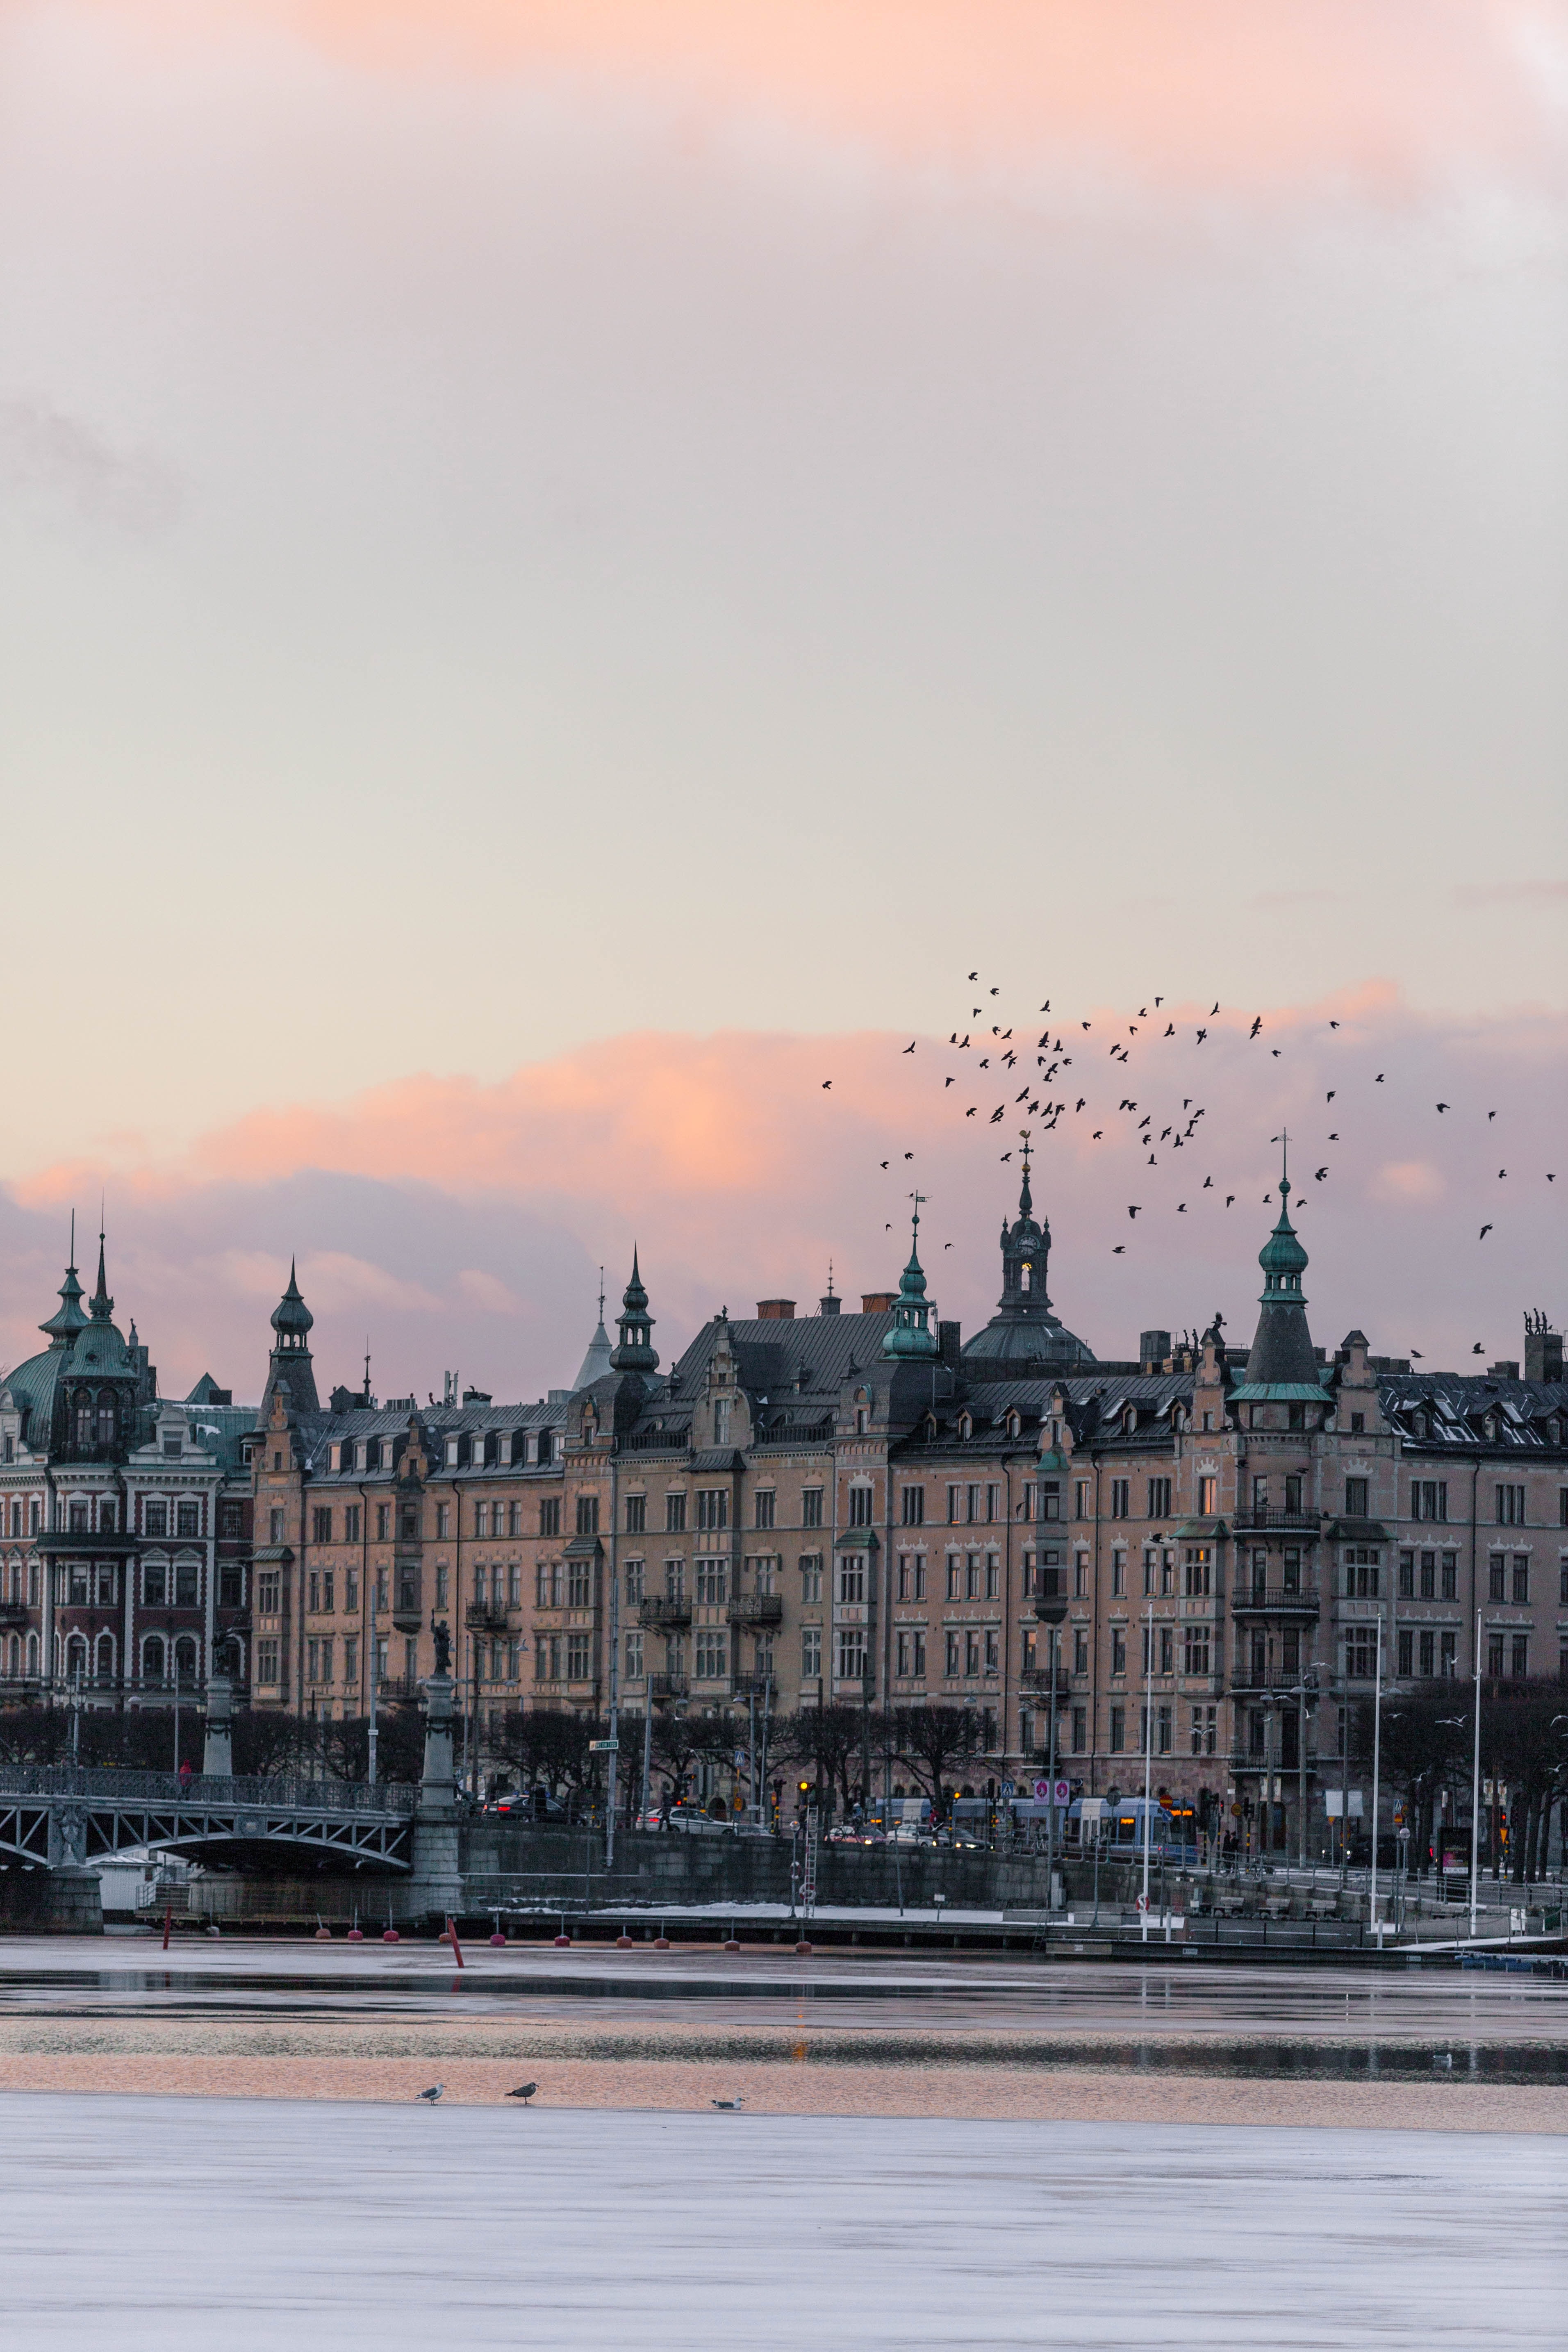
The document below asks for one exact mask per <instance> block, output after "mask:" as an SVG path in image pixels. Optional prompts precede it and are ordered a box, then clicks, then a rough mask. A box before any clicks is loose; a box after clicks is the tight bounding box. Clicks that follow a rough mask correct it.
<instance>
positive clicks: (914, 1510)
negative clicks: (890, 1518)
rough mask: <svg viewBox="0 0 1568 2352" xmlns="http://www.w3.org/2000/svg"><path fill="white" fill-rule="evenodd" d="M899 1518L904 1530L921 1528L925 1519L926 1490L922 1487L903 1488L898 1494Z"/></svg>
mask: <svg viewBox="0 0 1568 2352" xmlns="http://www.w3.org/2000/svg"><path fill="white" fill-rule="evenodd" d="M899 1517H900V1521H901V1522H902V1524H903V1525H904V1526H905V1527H906V1528H923V1527H924V1525H925V1517H926V1490H925V1488H924V1487H923V1486H904V1487H902V1488H900V1493H899Z"/></svg>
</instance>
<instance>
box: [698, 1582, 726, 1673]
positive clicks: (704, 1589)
mask: <svg viewBox="0 0 1568 2352" xmlns="http://www.w3.org/2000/svg"><path fill="white" fill-rule="evenodd" d="M729 1597H730V1563H729V1561H728V1560H727V1559H700V1560H699V1561H698V1562H697V1598H698V1600H699V1601H700V1602H701V1603H702V1604H703V1605H704V1607H707V1608H711V1607H713V1606H714V1605H715V1604H716V1603H717V1602H719V1601H727V1600H728V1599H729ZM698 1671H699V1672H700V1671H701V1669H700V1668H699V1669H698Z"/></svg>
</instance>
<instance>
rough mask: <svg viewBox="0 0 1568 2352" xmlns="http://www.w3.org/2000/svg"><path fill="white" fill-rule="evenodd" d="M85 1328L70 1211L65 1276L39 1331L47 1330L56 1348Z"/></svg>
mask: <svg viewBox="0 0 1568 2352" xmlns="http://www.w3.org/2000/svg"><path fill="white" fill-rule="evenodd" d="M38 1328H39V1330H40V1331H46V1332H47V1334H48V1336H49V1338H50V1339H51V1340H52V1341H53V1342H54V1344H55V1346H56V1347H58V1348H68V1347H69V1346H70V1343H71V1341H72V1340H73V1339H75V1337H76V1335H77V1333H78V1332H79V1331H82V1330H85V1329H86V1328H87V1317H86V1316H85V1315H84V1314H83V1313H82V1311H81V1285H80V1283H79V1281H78V1280H77V1278H76V1211H75V1210H74V1209H73V1210H72V1211H71V1257H70V1264H69V1265H68V1266H67V1268H66V1278H65V1280H64V1281H63V1282H62V1283H61V1285H60V1303H59V1306H58V1307H57V1308H56V1310H55V1312H54V1314H52V1315H51V1316H50V1318H49V1319H48V1321H47V1323H40V1324H39V1326H38Z"/></svg>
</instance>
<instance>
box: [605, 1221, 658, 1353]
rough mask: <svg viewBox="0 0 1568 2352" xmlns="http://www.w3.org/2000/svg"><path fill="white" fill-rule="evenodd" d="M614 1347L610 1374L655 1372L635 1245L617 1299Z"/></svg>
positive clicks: (649, 1321)
mask: <svg viewBox="0 0 1568 2352" xmlns="http://www.w3.org/2000/svg"><path fill="white" fill-rule="evenodd" d="M616 1334H617V1337H616V1344H615V1346H614V1347H613V1348H612V1349H611V1350H610V1365H611V1369H612V1370H615V1371H617V1372H657V1371H658V1351H657V1350H656V1349H655V1347H654V1345H653V1317H652V1316H651V1315H650V1314H649V1313H648V1311H647V1291H646V1290H645V1289H644V1288H643V1279H642V1274H641V1271H640V1269H639V1267H638V1265H637V1244H636V1243H635V1242H634V1243H633V1244H632V1278H631V1280H630V1281H629V1282H628V1283H627V1285H626V1289H625V1291H624V1292H623V1293H622V1296H621V1311H620V1313H619V1314H618V1315H617V1316H616Z"/></svg>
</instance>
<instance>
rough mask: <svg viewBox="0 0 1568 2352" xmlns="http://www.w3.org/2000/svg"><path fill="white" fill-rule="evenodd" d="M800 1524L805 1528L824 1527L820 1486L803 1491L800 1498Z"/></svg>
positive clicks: (809, 1487) (806, 1488)
mask: <svg viewBox="0 0 1568 2352" xmlns="http://www.w3.org/2000/svg"><path fill="white" fill-rule="evenodd" d="M800 1523H801V1526H802V1527H803V1528H819V1527H820V1526H821V1525H822V1489H821V1487H820V1486H807V1487H805V1488H804V1489H803V1490H802V1493H801V1497H800Z"/></svg>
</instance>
